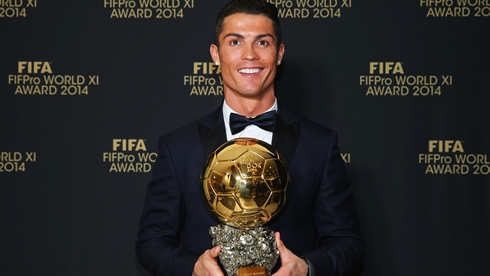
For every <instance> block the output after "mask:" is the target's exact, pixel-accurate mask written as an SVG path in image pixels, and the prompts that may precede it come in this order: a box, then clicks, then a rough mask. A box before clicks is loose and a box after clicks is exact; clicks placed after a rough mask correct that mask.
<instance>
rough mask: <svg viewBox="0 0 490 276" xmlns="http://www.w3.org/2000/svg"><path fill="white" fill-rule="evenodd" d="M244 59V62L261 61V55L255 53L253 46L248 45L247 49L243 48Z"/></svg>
mask: <svg viewBox="0 0 490 276" xmlns="http://www.w3.org/2000/svg"><path fill="white" fill-rule="evenodd" d="M242 59H243V60H254V59H259V55H258V54H257V52H256V51H255V48H254V45H253V44H248V45H246V46H245V47H243V53H242Z"/></svg>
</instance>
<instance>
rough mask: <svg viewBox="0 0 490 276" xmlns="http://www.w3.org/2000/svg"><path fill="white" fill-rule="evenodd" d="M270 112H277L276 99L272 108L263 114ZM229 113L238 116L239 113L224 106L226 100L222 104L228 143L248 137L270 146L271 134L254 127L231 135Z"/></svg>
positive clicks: (250, 126) (248, 127)
mask: <svg viewBox="0 0 490 276" xmlns="http://www.w3.org/2000/svg"><path fill="white" fill-rule="evenodd" d="M272 110H274V111H276V112H277V99H275V100H274V104H273V105H272V107H271V108H269V109H268V110H267V111H265V112H268V111H272ZM265 112H264V113H265ZM231 113H237V114H240V113H238V112H236V111H235V110H233V109H231V107H229V106H228V105H227V104H226V100H225V101H224V102H223V120H224V121H225V129H226V139H227V140H228V141H230V140H232V139H235V138H241V137H249V138H255V139H258V140H262V141H264V142H266V143H269V144H272V134H273V133H272V132H271V131H267V130H263V129H261V128H260V127H258V126H256V125H248V126H247V127H246V128H245V129H244V130H242V131H241V132H238V133H237V134H231V130H230V114H231ZM240 115H242V114H240Z"/></svg>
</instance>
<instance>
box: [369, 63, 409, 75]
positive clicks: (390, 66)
mask: <svg viewBox="0 0 490 276" xmlns="http://www.w3.org/2000/svg"><path fill="white" fill-rule="evenodd" d="M375 73H378V74H405V71H403V67H402V63H401V62H391V61H390V62H370V63H369V74H375Z"/></svg>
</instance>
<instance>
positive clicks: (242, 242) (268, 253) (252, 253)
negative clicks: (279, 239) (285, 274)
mask: <svg viewBox="0 0 490 276" xmlns="http://www.w3.org/2000/svg"><path fill="white" fill-rule="evenodd" d="M209 234H210V235H211V237H212V238H213V246H217V245H219V246H220V247H221V251H220V252H219V260H220V263H221V265H223V268H224V269H225V270H226V274H227V275H228V276H262V275H263V276H266V275H270V274H272V269H274V266H275V265H276V263H277V259H278V257H279V250H277V245H276V239H275V235H274V231H272V230H269V229H268V228H267V227H262V226H258V227H256V228H253V229H238V228H233V227H230V226H227V225H223V224H219V225H217V226H212V227H211V228H209Z"/></svg>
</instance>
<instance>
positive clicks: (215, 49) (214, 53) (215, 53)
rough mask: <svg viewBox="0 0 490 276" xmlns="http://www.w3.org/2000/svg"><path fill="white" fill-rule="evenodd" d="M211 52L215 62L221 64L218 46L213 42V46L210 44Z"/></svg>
mask: <svg viewBox="0 0 490 276" xmlns="http://www.w3.org/2000/svg"><path fill="white" fill-rule="evenodd" d="M209 53H210V54H211V58H212V59H213V61H214V63H216V64H217V65H219V52H218V46H216V45H214V44H211V46H209Z"/></svg>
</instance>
